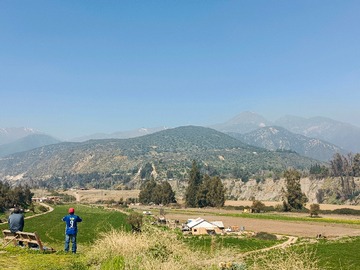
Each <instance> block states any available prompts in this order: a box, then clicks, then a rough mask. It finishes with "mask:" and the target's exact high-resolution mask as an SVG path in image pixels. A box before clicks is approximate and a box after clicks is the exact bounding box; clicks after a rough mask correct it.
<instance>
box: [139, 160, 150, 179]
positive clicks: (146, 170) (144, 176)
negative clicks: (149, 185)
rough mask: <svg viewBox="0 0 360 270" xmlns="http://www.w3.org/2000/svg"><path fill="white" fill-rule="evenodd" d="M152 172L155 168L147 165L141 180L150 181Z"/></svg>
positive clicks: (141, 173)
mask: <svg viewBox="0 0 360 270" xmlns="http://www.w3.org/2000/svg"><path fill="white" fill-rule="evenodd" d="M152 171H153V166H152V165H151V164H150V163H146V164H145V166H144V168H142V169H141V171H140V177H141V179H150V178H151V173H152Z"/></svg>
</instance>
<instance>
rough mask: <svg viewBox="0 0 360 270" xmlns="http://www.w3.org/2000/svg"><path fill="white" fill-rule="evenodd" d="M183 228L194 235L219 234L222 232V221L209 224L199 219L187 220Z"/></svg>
mask: <svg viewBox="0 0 360 270" xmlns="http://www.w3.org/2000/svg"><path fill="white" fill-rule="evenodd" d="M185 228H186V230H188V231H191V233H192V234H194V235H199V234H221V233H222V232H223V230H224V224H223V222H222V221H213V222H209V221H206V220H205V219H203V218H200V217H199V218H197V219H190V220H188V222H187V223H186V225H185Z"/></svg>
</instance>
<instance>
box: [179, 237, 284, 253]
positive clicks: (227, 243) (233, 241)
mask: <svg viewBox="0 0 360 270" xmlns="http://www.w3.org/2000/svg"><path fill="white" fill-rule="evenodd" d="M184 242H185V243H186V244H187V245H188V246H189V247H190V248H192V249H194V250H202V251H204V252H210V251H211V249H212V248H214V249H217V250H221V249H223V248H230V249H233V250H236V251H237V252H247V251H252V250H257V249H262V248H266V247H271V246H274V245H276V244H279V243H281V242H283V241H278V240H261V239H256V238H252V237H233V236H214V237H212V236H208V235H206V236H188V237H184Z"/></svg>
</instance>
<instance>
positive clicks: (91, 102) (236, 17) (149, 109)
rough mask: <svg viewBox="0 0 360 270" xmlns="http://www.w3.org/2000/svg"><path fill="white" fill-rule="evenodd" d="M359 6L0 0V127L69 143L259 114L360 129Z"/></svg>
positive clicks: (273, 1)
mask: <svg viewBox="0 0 360 270" xmlns="http://www.w3.org/2000/svg"><path fill="white" fill-rule="evenodd" d="M359 14H360V1H358V0H355V1H351V0H345V1H344V0H319V1H313V0H311V1H306V0H301V1H291V0H288V1H285V0H257V1H250V0H246V1H245V0H239V1H220V0H217V1H212V0H192V1H186V0H181V1H180V0H177V1H175V0H174V1H171V0H163V1H150V0H143V1H135V0H134V1H130V0H129V1H120V0H116V1H115V0H114V1H110V0H109V1H100V0H97V1H93V0H82V1H80V0H77V1H74V0H61V1H60V0H57V1H56V0H51V1H49V0H43V1H39V0H32V1H19V0H0V127H22V126H24V127H32V128H36V129H38V130H40V131H43V132H46V133H48V134H50V135H53V136H56V137H58V138H62V139H70V138H73V137H77V136H82V135H88V134H92V133H96V132H104V133H112V132H116V131H126V130H131V129H136V128H141V127H159V126H166V127H176V126H182V125H189V124H191V125H204V126H205V125H211V124H215V123H221V122H225V121H227V120H229V119H230V118H232V117H234V116H236V115H237V114H239V113H241V112H243V111H253V112H256V113H258V114H261V115H263V116H264V117H266V118H268V119H269V120H275V119H276V118H278V117H281V116H283V115H287V114H291V115H298V116H304V117H312V116H324V117H329V118H332V119H335V120H340V121H343V122H347V123H351V124H354V125H356V126H360V104H359V102H360V15H359Z"/></svg>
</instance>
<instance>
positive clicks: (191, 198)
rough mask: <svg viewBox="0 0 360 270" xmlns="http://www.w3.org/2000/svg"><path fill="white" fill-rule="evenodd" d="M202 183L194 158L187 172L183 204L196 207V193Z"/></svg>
mask: <svg viewBox="0 0 360 270" xmlns="http://www.w3.org/2000/svg"><path fill="white" fill-rule="evenodd" d="M201 183H202V176H201V173H200V169H199V167H198V165H197V163H196V161H195V160H194V161H193V163H192V167H191V170H190V174H189V184H188V187H187V188H186V192H185V204H186V206H187V207H197V206H198V203H197V193H198V190H199V187H200V185H201Z"/></svg>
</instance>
